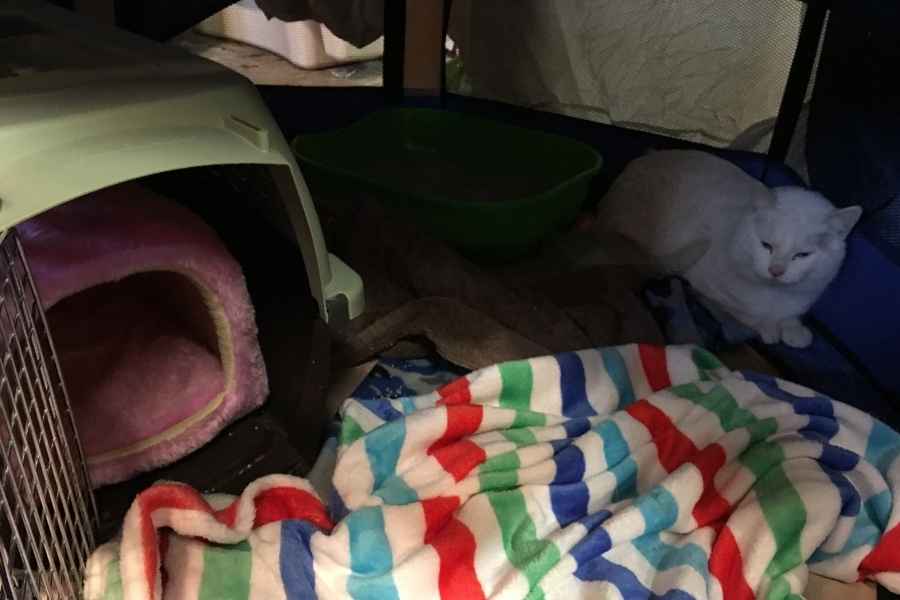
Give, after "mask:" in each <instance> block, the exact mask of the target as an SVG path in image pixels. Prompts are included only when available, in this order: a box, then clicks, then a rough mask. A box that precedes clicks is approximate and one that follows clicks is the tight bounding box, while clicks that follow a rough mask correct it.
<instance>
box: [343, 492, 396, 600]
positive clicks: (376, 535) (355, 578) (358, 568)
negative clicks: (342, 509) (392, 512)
mask: <svg viewBox="0 0 900 600" xmlns="http://www.w3.org/2000/svg"><path fill="white" fill-rule="evenodd" d="M346 523H347V528H348V529H349V530H350V570H351V574H350V577H348V578H347V593H349V594H350V597H351V598H354V600H395V599H398V598H399V596H398V594H397V586H396V585H395V584H394V578H393V576H392V575H391V570H392V569H393V566H394V565H393V554H392V553H391V545H390V543H389V542H388V539H387V535H386V534H385V531H384V513H383V512H382V509H381V507H380V506H369V507H365V508H361V509H358V510H356V511H355V512H352V513H350V515H348V516H347V521H346Z"/></svg>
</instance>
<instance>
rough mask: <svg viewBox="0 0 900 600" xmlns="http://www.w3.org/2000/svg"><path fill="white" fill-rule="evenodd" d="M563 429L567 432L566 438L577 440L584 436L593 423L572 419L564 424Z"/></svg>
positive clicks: (582, 419)
mask: <svg viewBox="0 0 900 600" xmlns="http://www.w3.org/2000/svg"><path fill="white" fill-rule="evenodd" d="M562 425H563V429H565V430H566V437H568V438H577V437H578V436H580V435H584V434H585V433H586V432H587V431H588V430H589V429H590V428H591V421H590V420H589V419H586V418H581V419H570V420H568V421H564V422H563V424H562Z"/></svg>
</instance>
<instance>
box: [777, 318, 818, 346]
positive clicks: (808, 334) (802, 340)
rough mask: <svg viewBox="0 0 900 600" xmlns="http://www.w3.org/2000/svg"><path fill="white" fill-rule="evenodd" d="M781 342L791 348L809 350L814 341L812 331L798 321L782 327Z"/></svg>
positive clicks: (786, 323)
mask: <svg viewBox="0 0 900 600" xmlns="http://www.w3.org/2000/svg"><path fill="white" fill-rule="evenodd" d="M781 341H782V342H784V343H785V344H787V345H788V346H790V347H791V348H808V347H809V346H810V345H811V344H812V341H813V334H812V331H810V330H809V328H808V327H806V326H805V325H804V324H803V323H801V322H800V321H798V320H797V319H790V320H789V321H785V322H784V323H782V325H781Z"/></svg>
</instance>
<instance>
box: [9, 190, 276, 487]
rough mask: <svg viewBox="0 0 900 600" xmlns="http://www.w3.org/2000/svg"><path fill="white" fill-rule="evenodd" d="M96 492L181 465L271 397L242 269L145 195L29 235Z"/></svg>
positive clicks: (118, 197) (177, 212)
mask: <svg viewBox="0 0 900 600" xmlns="http://www.w3.org/2000/svg"><path fill="white" fill-rule="evenodd" d="M17 229H18V232H19V236H20V238H21V239H22V244H23V246H24V249H25V253H26V255H27V257H28V260H29V264H30V266H31V270H32V274H33V276H34V279H35V283H36V284H37V288H38V291H39V293H40V295H41V301H42V303H43V305H44V308H45V310H46V311H47V319H48V322H49V325H50V330H51V333H52V335H53V337H54V342H55V345H56V349H57V353H58V355H59V359H60V363H61V366H62V371H63V375H64V378H65V380H66V385H67V387H68V390H69V396H70V399H71V402H72V406H73V410H74V413H75V420H76V424H77V426H78V431H79V435H80V437H81V442H82V445H83V446H84V450H85V454H86V456H87V461H88V467H89V471H90V475H91V479H92V481H93V484H94V485H95V486H100V485H104V484H107V483H113V482H117V481H121V480H123V479H127V478H128V477H130V476H132V475H134V474H136V473H138V472H140V471H144V470H148V469H151V468H154V467H159V466H162V465H165V464H168V463H171V462H173V461H175V460H177V459H179V458H181V457H182V456H184V455H186V454H188V453H189V452H191V451H193V450H195V449H197V448H198V447H200V446H201V445H203V444H204V443H206V442H207V441H209V440H210V439H211V438H212V437H213V436H214V435H215V434H216V433H218V432H219V431H220V430H221V429H222V428H223V427H224V426H225V425H227V424H228V423H230V422H231V421H233V420H234V419H236V418H237V417H239V416H241V415H243V414H245V413H247V412H248V411H250V410H251V409H253V408H255V407H257V406H259V405H260V404H261V403H262V402H263V400H264V399H265V397H266V395H267V393H268V383H267V380H266V373H265V367H264V365H263V361H262V355H261V353H260V349H259V344H258V342H257V339H256V323H255V319H254V313H253V307H252V305H251V303H250V297H249V295H248V293H247V289H246V285H245V282H244V277H243V274H242V273H241V269H240V266H239V265H238V264H237V262H236V261H235V260H234V259H233V258H232V257H231V256H230V255H229V253H228V251H227V250H226V248H225V247H224V245H223V244H222V243H221V241H220V240H219V239H218V238H217V236H216V235H215V233H214V232H213V231H212V230H211V229H210V228H209V227H208V226H207V225H206V224H205V223H203V221H201V220H200V219H199V218H198V217H197V216H195V215H194V214H193V213H191V212H189V211H188V210H186V209H184V208H182V207H180V206H179V205H177V204H175V203H174V202H171V201H169V200H167V199H165V198H162V197H159V196H156V195H154V194H152V193H151V192H149V191H147V190H145V189H144V188H141V187H139V186H136V185H121V186H116V187H114V188H108V189H105V190H102V191H99V192H96V193H94V194H91V195H89V196H86V197H83V198H80V199H78V200H74V201H71V202H69V203H67V204H64V205H62V206H59V207H57V208H55V209H52V210H50V211H48V212H46V213H44V214H42V215H39V216H37V217H35V218H33V219H31V220H30V221H27V222H26V223H24V224H22V225H20V226H19V227H18V228H17Z"/></svg>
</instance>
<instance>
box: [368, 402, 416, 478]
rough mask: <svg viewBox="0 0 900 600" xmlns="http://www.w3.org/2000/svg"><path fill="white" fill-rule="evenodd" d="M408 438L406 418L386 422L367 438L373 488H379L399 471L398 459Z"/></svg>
mask: <svg viewBox="0 0 900 600" xmlns="http://www.w3.org/2000/svg"><path fill="white" fill-rule="evenodd" d="M405 439H406V420H405V419H398V420H396V421H391V422H390V423H385V424H384V425H382V426H381V427H379V428H378V429H375V430H374V431H371V432H369V434H368V435H367V436H366V438H365V446H366V456H367V457H368V458H369V467H370V468H371V469H372V479H373V482H372V489H373V490H377V489H378V488H379V487H381V485H382V484H384V482H386V481H387V480H388V479H390V478H391V477H393V476H394V475H395V474H396V472H397V460H398V459H399V458H400V450H401V449H402V448H403V441H404V440H405Z"/></svg>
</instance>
